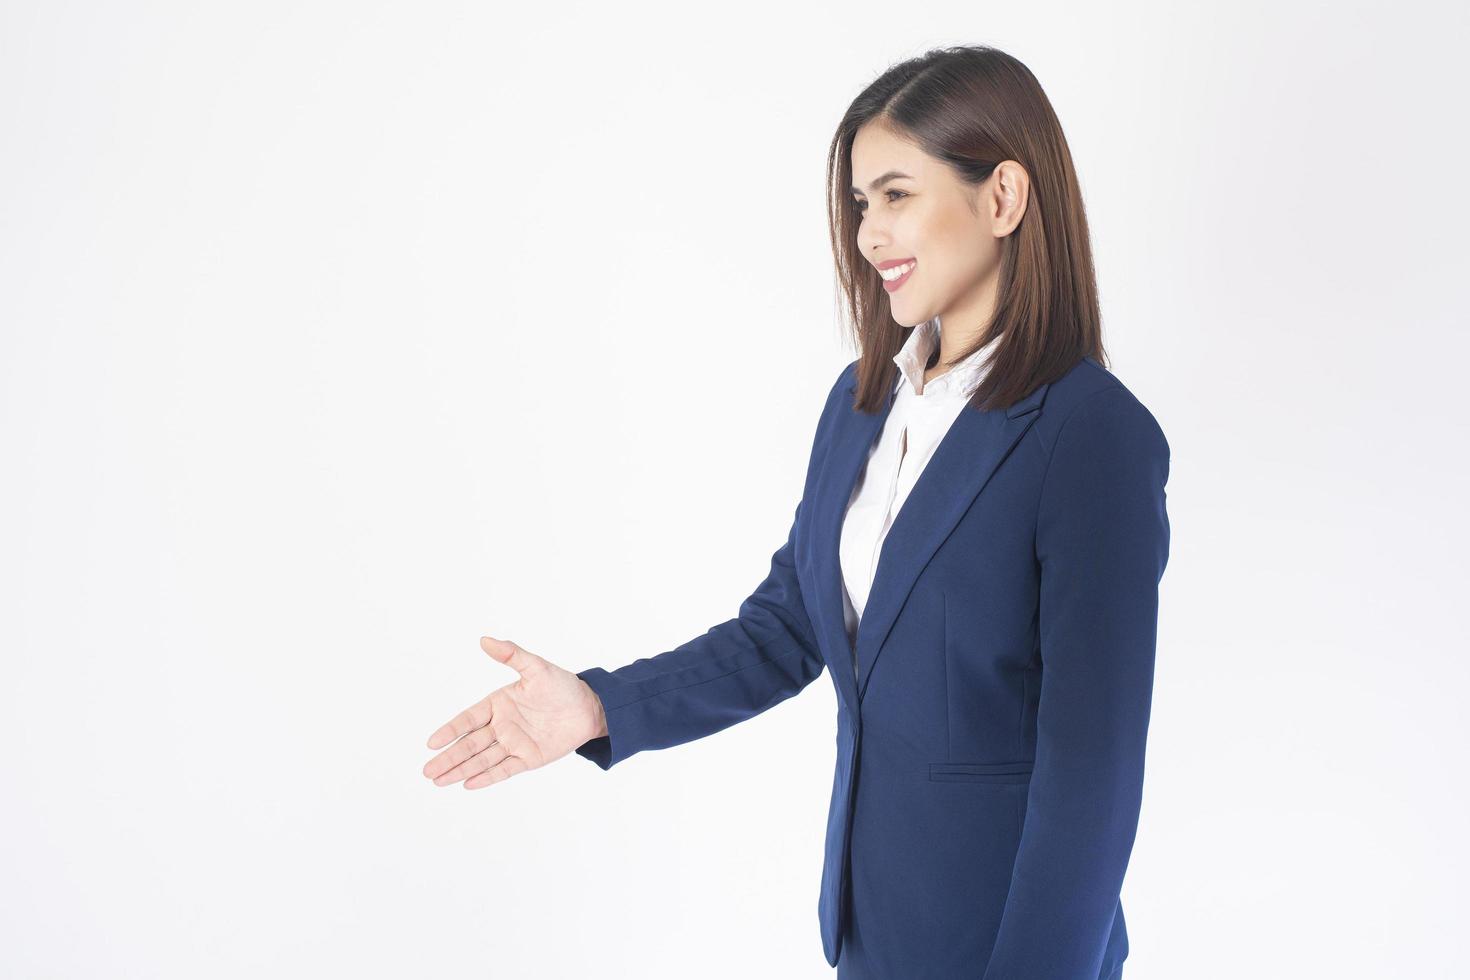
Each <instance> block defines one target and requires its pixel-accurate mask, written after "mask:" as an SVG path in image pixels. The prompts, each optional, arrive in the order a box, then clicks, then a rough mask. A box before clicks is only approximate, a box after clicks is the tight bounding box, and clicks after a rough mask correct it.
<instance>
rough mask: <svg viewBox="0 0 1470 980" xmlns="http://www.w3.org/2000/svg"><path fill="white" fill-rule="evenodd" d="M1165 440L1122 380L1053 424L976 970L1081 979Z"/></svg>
mask: <svg viewBox="0 0 1470 980" xmlns="http://www.w3.org/2000/svg"><path fill="white" fill-rule="evenodd" d="M1168 476H1169V444H1168V442H1167V440H1166V439H1165V438H1164V433H1163V431H1162V430H1161V429H1160V428H1159V426H1158V423H1157V422H1156V421H1155V420H1154V418H1153V416H1152V415H1150V414H1149V412H1148V410H1147V409H1146V408H1144V406H1143V405H1142V404H1140V403H1139V402H1138V400H1137V399H1136V398H1134V396H1133V395H1132V394H1131V393H1130V392H1128V391H1127V390H1126V389H1123V388H1121V387H1119V388H1109V389H1106V390H1104V391H1102V392H1098V393H1096V394H1094V395H1092V396H1090V397H1088V398H1086V399H1084V400H1083V402H1082V403H1081V404H1080V405H1079V406H1077V408H1076V409H1074V411H1073V412H1072V414H1071V416H1070V417H1069V418H1068V419H1067V420H1066V421H1065V422H1064V423H1063V424H1062V427H1061V429H1060V430H1059V432H1058V435H1057V440H1056V443H1055V445H1054V447H1053V449H1052V454H1051V460H1050V462H1049V464H1048V468H1047V472H1046V475H1045V477H1044V479H1043V482H1042V490H1041V500H1040V509H1039V512H1038V516H1037V527H1036V555H1037V559H1038V561H1039V562H1040V564H1041V594H1040V611H1039V616H1040V640H1041V664H1042V666H1041V695H1040V697H1041V700H1040V706H1039V709H1038V715H1037V746H1036V765H1035V769H1034V771H1033V773H1032V776H1031V783H1030V788H1029V790H1028V792H1029V796H1028V802H1027V813H1026V822H1025V827H1024V828H1023V830H1022V834H1021V844H1020V849H1019V851H1018V852H1017V855H1016V863H1015V866H1014V868H1013V869H1012V873H1011V887H1010V893H1009V895H1008V897H1007V899H1006V905H1005V910H1004V913H1003V915H1002V918H1001V924H1000V931H999V934H998V935H997V937H996V943H995V948H994V951H993V952H992V954H991V958H990V963H989V966H988V968H987V969H986V971H985V980H1084V978H1086V980H1091V978H1095V977H1096V976H1097V975H1098V972H1099V970H1100V969H1101V967H1102V957H1103V952H1104V949H1105V948H1106V946H1107V942H1108V936H1109V933H1110V932H1111V930H1112V926H1113V916H1114V913H1115V911H1116V909H1117V905H1118V896H1119V892H1120V891H1121V889H1122V885H1123V875H1124V872H1125V870H1126V869H1127V865H1128V858H1129V856H1130V854H1131V852H1132V848H1133V840H1134V836H1135V833H1136V831H1137V828H1138V814H1139V807H1140V803H1141V801H1142V792H1143V767H1144V743H1145V738H1146V735H1147V730H1148V720H1149V709H1150V702H1151V699H1152V689H1153V672H1154V646H1155V638H1156V634H1157V626H1158V585H1159V581H1160V579H1161V578H1162V576H1163V573H1164V566H1165V564H1166V563H1167V561H1168V553H1169V519H1168V515H1167V513H1166V511H1165V493H1164V484H1165V483H1166V482H1167V480H1168Z"/></svg>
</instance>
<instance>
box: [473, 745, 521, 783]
mask: <svg viewBox="0 0 1470 980" xmlns="http://www.w3.org/2000/svg"><path fill="white" fill-rule="evenodd" d="M484 754H485V755H487V756H488V755H489V753H488V752H487V753H484ZM529 768H530V766H528V765H526V763H525V760H523V759H522V758H521V757H520V756H516V755H508V756H504V757H503V760H501V761H500V762H499V764H497V765H490V766H487V767H486V768H485V769H484V771H483V772H481V773H480V774H479V775H477V776H475V777H474V778H473V779H467V780H465V784H464V788H465V789H480V788H481V787H483V786H489V785H490V784H492V783H498V782H500V781H501V780H505V779H509V778H510V777H512V776H514V775H516V774H517V773H522V772H525V771H526V770H527V769H529Z"/></svg>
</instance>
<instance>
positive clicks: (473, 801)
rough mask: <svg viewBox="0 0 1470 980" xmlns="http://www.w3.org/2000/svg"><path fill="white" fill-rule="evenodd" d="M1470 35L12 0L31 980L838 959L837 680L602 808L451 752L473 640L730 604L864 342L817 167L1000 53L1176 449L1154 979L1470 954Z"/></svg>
mask: <svg viewBox="0 0 1470 980" xmlns="http://www.w3.org/2000/svg"><path fill="white" fill-rule="evenodd" d="M1467 26H1470V24H1467V18H1466V16H1465V14H1464V12H1463V8H1461V9H1460V10H1457V11H1454V12H1452V11H1451V6H1450V5H1449V4H1442V5H1441V4H1432V3H1398V4H1391V5H1389V4H1384V5H1380V6H1374V5H1364V4H1354V3H1337V4H1330V5H1327V4H1317V3H1311V4H1308V3H1287V4H1282V3H1271V4H1267V3H1263V2H1247V3H1235V4H1230V5H1211V6H1210V7H1209V8H1208V9H1206V7H1205V6H1204V5H1185V6H1183V7H1181V6H1179V5H1177V4H1165V3H1156V4H1147V5H1131V6H1107V5H1098V4H1083V3H1073V4H1054V5H1042V6H1038V5H1018V4H1012V5H1004V6H1001V5H990V6H977V5H975V4H971V3H930V4H925V5H923V6H922V8H918V9H915V8H912V7H905V6H899V7H894V6H893V5H891V4H878V3H849V4H843V5H834V6H831V7H830V8H828V9H825V10H821V9H817V8H815V7H802V6H800V5H793V4H766V3H747V4H739V5H735V6H729V7H726V8H698V7H688V6H682V5H673V4H668V5H658V6H647V5H641V6H640V5H637V4H633V5H628V4H614V5H605V4H591V3H587V4H563V5H560V6H556V7H549V8H537V7H533V6H530V5H504V4H494V5H492V4H488V3H486V4H469V3H459V2H454V3H450V2H441V3H429V4H423V3H417V4H411V3H396V4H381V3H364V2H360V0H359V2H354V3H346V2H338V3H289V4H287V3H260V2H256V3H250V4H244V3H239V4H230V5H226V4H199V3H182V2H179V3H171V4H165V3H148V4H129V5H125V6H124V5H116V4H103V3H76V2H57V0H48V2H45V3H39V2H15V0H6V2H4V3H3V4H0V331H3V332H0V406H3V418H0V451H3V460H4V462H3V479H0V536H3V537H0V556H3V557H0V595H3V597H4V598H3V600H0V603H3V620H0V649H3V654H0V655H3V657H4V668H5V669H4V676H5V683H4V685H3V687H0V753H3V771H0V794H3V797H0V881H3V885H0V895H3V907H0V974H3V975H5V976H7V977H25V978H32V977H34V978H50V977H68V978H70V977H76V978H93V977H169V978H172V977H181V978H182V977H201V976H205V977H257V976H262V975H273V976H290V977H317V976H345V975H348V974H349V973H350V974H351V975H354V976H361V977H409V976H414V977H422V976H437V975H447V976H456V977H466V976H474V977H492V978H542V977H549V978H561V977H584V976H587V977H590V976H597V977H638V978H687V977H690V976H696V975H697V976H701V977H709V978H724V977H729V978H735V977H740V978H744V977H749V976H770V977H781V978H788V977H790V978H796V977H813V978H818V977H828V976H831V975H832V971H831V970H830V969H829V968H828V967H827V965H826V963H825V961H824V960H823V958H822V952H821V942H820V937H819V933H818V927H817V912H816V910H817V894H818V885H819V875H820V868H821V857H822V854H821V851H822V840H823V830H824V825H825V817H826V806H827V802H828V798H829V793H830V787H831V782H830V780H831V775H832V761H833V753H834V743H833V732H834V727H835V713H836V699H835V695H834V693H833V689H832V685H831V681H830V678H829V677H827V676H826V675H824V676H823V677H821V678H819V679H818V680H817V682H815V683H814V684H813V685H812V686H811V687H809V688H808V689H807V690H806V692H804V693H803V695H802V696H800V697H798V698H795V699H792V700H790V701H787V702H785V703H783V704H781V705H779V706H777V707H776V708H774V709H772V710H771V711H769V712H767V713H766V714H763V715H761V716H760V717H758V718H756V719H754V720H752V721H750V722H748V723H746V724H743V725H740V726H737V727H736V728H733V729H730V730H729V731H727V732H725V733H722V734H721V735H719V736H718V737H713V738H709V739H705V740H702V741H699V742H695V743H691V744H688V745H685V746H680V747H678V748H675V749H670V750H667V751H663V752H656V753H646V754H643V755H640V756H637V757H634V758H633V759H631V760H629V761H627V762H626V763H623V764H621V765H620V766H618V767H616V768H615V769H614V770H612V771H611V772H608V773H604V772H602V771H601V770H599V769H597V768H596V767H595V766H593V765H592V764H591V763H590V762H588V761H586V760H583V759H581V758H579V757H576V756H572V757H569V758H568V759H566V760H563V761H562V762H559V763H557V764H555V765H554V766H551V767H548V768H546V769H542V770H537V771H533V772H530V773H527V774H524V775H521V776H518V777H516V778H514V779H512V780H510V781H508V782H505V783H501V784H497V785H495V786H491V787H489V788H486V789H482V790H477V791H472V792H466V791H464V790H463V788H462V785H455V786H453V787H448V788H440V787H434V786H433V785H432V784H430V783H429V782H428V781H427V780H426V779H424V777H423V776H422V775H421V774H420V769H421V767H422V765H423V764H424V762H425V761H427V759H428V758H429V756H430V755H432V754H433V753H432V752H430V751H429V750H427V749H426V748H425V744H424V743H425V740H426V739H427V737H428V735H429V733H430V732H432V731H433V730H434V729H435V728H436V727H438V726H439V725H440V724H441V723H442V722H443V721H445V720H446V719H447V718H448V717H450V716H451V715H452V714H453V713H455V712H456V711H458V710H459V709H460V708H462V707H464V706H466V705H468V704H470V703H472V702H474V701H476V700H478V699H480V698H481V697H483V696H484V695H485V694H486V693H488V692H489V691H490V690H492V689H494V688H497V687H500V686H501V685H503V684H506V683H508V682H510V681H511V680H512V679H513V674H512V672H511V671H509V669H507V668H505V667H503V666H501V665H499V664H497V663H495V662H493V661H492V660H491V659H490V658H489V657H488V656H487V655H486V654H484V653H483V652H481V651H480V649H479V646H478V637H479V636H481V635H482V634H490V635H494V636H499V637H507V638H510V639H513V640H516V641H517V642H519V643H521V644H522V645H523V646H525V647H527V648H528V649H530V650H532V651H533V652H536V653H539V654H541V655H542V656H545V657H548V658H549V659H551V660H553V661H555V662H557V663H559V664H561V665H562V666H564V667H566V668H568V669H570V670H580V669H582V668H584V667H587V666H590V665H593V664H598V665H602V666H606V667H609V668H611V667H615V666H618V665H621V664H624V663H627V662H629V661H631V660H633V659H635V658H637V657H641V656H648V655H651V654H653V653H657V652H661V651H663V650H666V649H669V648H671V647H673V646H675V645H677V644H678V643H681V642H683V641H684V640H687V639H689V638H691V637H693V636H696V635H698V634H700V633H702V632H703V631H704V630H705V629H706V628H708V627H709V626H712V625H714V624H715V623H718V622H721V621H723V620H725V619H727V618H729V617H731V616H733V615H734V613H735V610H736V608H737V607H738V605H739V603H740V601H741V600H742V599H743V598H744V597H745V596H746V595H747V594H748V593H749V592H750V591H751V589H753V588H754V586H755V585H756V584H757V583H758V582H759V581H760V579H761V578H762V577H763V576H764V574H765V571H766V569H767V567H768V563H769V559H770V555H771V553H772V552H773V551H774V550H775V549H776V547H777V546H778V545H779V544H780V543H781V542H782V540H783V539H784V535H785V532H786V530H787V528H788V526H789V522H790V517H791V514H792V511H793V509H794V507H795V504H796V500H797V497H798V495H799V492H800V489H801V485H802V477H803V471H804V467H805V464H806V458H807V452H808V450H809V448H810V442H811V436H812V433H813V431H814V427H815V424H816V419H817V415H818V412H819V410H820V408H821V405H822V402H823V399H824V397H825V395H826V393H827V390H828V387H829V386H830V384H831V382H832V379H833V378H834V377H835V376H836V373H837V371H839V370H840V369H841V367H842V366H843V365H844V364H846V363H847V362H848V361H849V360H851V359H852V358H853V357H854V356H855V351H853V350H851V349H849V348H848V347H846V346H845V345H844V341H843V339H842V334H841V332H840V329H839V328H840V312H839V309H838V307H837V304H836V301H835V294H834V287H833V277H832V269H831V256H830V252H829V247H828V243H827V238H826V226H825V218H824V210H823V199H822V193H823V185H822V179H823V164H824V157H825V152H826V148H827V143H828V140H829V138H830V136H831V134H832V131H833V129H834V128H835V126H836V123H837V121H838V118H839V116H840V114H841V112H842V110H843V109H844V108H845V107H846V105H847V103H848V101H849V100H850V99H851V98H852V97H853V96H854V95H856V94H857V92H858V91H859V90H860V89H861V88H862V86H863V85H865V84H866V83H867V82H868V81H869V80H870V79H871V78H873V77H874V76H875V75H877V74H878V73H879V72H881V71H882V70H883V69H884V68H886V67H887V66H888V65H889V64H890V63H892V62H895V61H898V60H901V59H903V58H906V57H909V56H912V55H915V54H918V53H921V52H922V51H923V50H925V49H926V48H929V47H932V46H936V45H942V44H960V43H976V42H979V43H989V44H995V45H997V46H999V47H1001V48H1003V49H1005V50H1007V51H1009V52H1010V53H1012V54H1014V55H1016V56H1017V57H1019V58H1021V59H1022V60H1023V61H1025V62H1026V63H1027V64H1028V65H1029V66H1030V67H1031V69H1032V70H1033V71H1034V72H1035V73H1036V74H1037V76H1038V77H1039V78H1040V80H1041V82H1042V84H1043V86H1044V87H1045V88H1046V90H1047V92H1048V93H1049V95H1050V97H1051V99H1052V101H1053V103H1054V105H1055V107H1056V109H1057V112H1058V114H1059V115H1060V117H1061V119H1062V123H1063V125H1064V127H1065V128H1066V132H1067V135H1068V138H1069V140H1070V143H1071V147H1072V151H1073V154H1074V156H1075V160H1076V163H1077V167H1078V169H1079V172H1080V174H1081V179H1082V183H1083V190H1084V193H1085V195H1086V201H1087V205H1088V214H1089V218H1090V220H1091V223H1092V228H1093V232H1094V236H1095V238H1094V246H1095V249H1096V255H1097V261H1098V276H1099V282H1100V286H1101V290H1102V296H1103V309H1104V317H1105V331H1106V333H1105V339H1106V342H1107V343H1108V346H1109V351H1110V353H1111V355H1112V358H1113V365H1112V366H1113V369H1114V371H1115V372H1116V373H1117V374H1118V376H1119V377H1120V378H1121V379H1122V380H1123V381H1124V383H1125V384H1127V385H1128V386H1129V387H1130V388H1131V389H1132V390H1133V391H1134V392H1135V393H1136V394H1138V396H1139V397H1140V398H1141V399H1142V400H1143V401H1144V403H1145V404H1146V405H1148V406H1149V408H1150V409H1151V411H1153V413H1154V414H1155V416H1156V417H1157V418H1158V420H1159V421H1160V423H1161V424H1162V426H1163V428H1164V431H1165V433H1166V434H1167V436H1168V438H1169V442H1170V445H1171V448H1172V454H1173V455H1172V468H1171V479H1170V483H1169V507H1170V518H1171V522H1172V529H1173V539H1172V540H1173V547H1172V555H1171V560H1170V563H1169V568H1168V571H1167V573H1166V574H1165V577H1164V582H1163V595H1162V605H1163V608H1162V614H1161V621H1160V636H1159V652H1158V669H1157V678H1156V688H1155V695H1154V709H1153V716H1152V718H1153V720H1152V726H1151V729H1150V744H1149V760H1148V772H1147V785H1146V789H1145V798H1144V808H1143V816H1142V823H1141V825H1140V828H1139V835H1138V841H1137V844H1136V846H1135V849H1134V855H1133V860H1132V864H1131V866H1130V869H1129V874H1128V879H1127V882H1126V884H1125V887H1124V894H1123V900H1124V905H1125V908H1126V909H1127V914H1128V926H1129V933H1130V939H1131V945H1132V954H1131V955H1130V957H1129V960H1128V965H1127V967H1126V971H1125V972H1126V976H1127V978H1128V980H1177V978H1191V980H1193V978H1201V980H1208V978H1222V980H1226V978H1228V980H1236V978H1240V977H1252V978H1300V977H1306V976H1312V977H1325V976H1331V977H1334V978H1347V977H1402V976H1414V977H1416V978H1430V977H1451V976H1463V975H1464V974H1463V971H1464V970H1465V969H1466V966H1465V963H1466V957H1465V953H1464V948H1463V946H1461V945H1457V942H1458V941H1457V940H1455V939H1453V938H1452V930H1454V929H1457V928H1458V927H1460V926H1462V925H1463V919H1464V915H1465V906H1464V900H1463V898H1462V897H1461V896H1462V882H1463V881H1464V880H1465V876H1466V873H1467V871H1470V868H1467V856H1470V849H1467V844H1466V839H1465V835H1464V832H1463V821H1464V807H1465V802H1466V796H1467V790H1470V785H1467V777H1466V771H1467V760H1466V758H1465V752H1464V748H1463V747H1464V746H1465V745H1466V744H1467V735H1470V732H1467V727H1470V726H1467V722H1466V710H1465V700H1466V696H1467V694H1470V677H1467V674H1470V666H1467V657H1466V653H1467V648H1470V643H1467V628H1466V624H1465V619H1464V616H1463V611H1462V606H1461V603H1462V602H1463V600H1464V596H1465V594H1466V590H1467V587H1470V573H1467V562H1466V558H1465V556H1466V553H1467V550H1466V549H1467V544H1470V542H1467V533H1466V532H1467V519H1466V516H1465V510H1464V501H1465V500H1466V498H1467V493H1470V477H1467V473H1470V466H1467V461H1466V451H1465V446H1466V441H1467V431H1470V427H1467V411H1466V408H1465V402H1464V398H1465V394H1464V382H1463V380H1462V378H1463V376H1464V358H1465V355H1466V353H1467V342H1466V329H1467V325H1470V324H1467V317H1466V315H1465V312H1464V309H1465V307H1464V303H1463V299H1462V296H1461V294H1460V290H1459V289H1458V288H1457V287H1455V286H1454V285H1453V284H1454V283H1457V282H1460V281H1462V280H1463V277H1464V269H1465V266H1466V264H1467V259H1470V249H1467V244H1466V242H1467V238H1466V219H1467V217H1470V214H1467V212H1470V208H1467V196H1470V195H1467V190H1466V180H1465V176H1464V171H1465V159H1466V154H1465V151H1466V139H1465V129H1464V125H1463V121H1462V118H1461V117H1462V115H1463V108H1464V106H1463V103H1464V93H1465V91H1466V84H1467V77H1466V76H1467V71H1466V68H1465V58H1464V54H1463V50H1462V44H1463V39H1464V37H1465V36H1466V28H1467ZM752 474H755V475H752ZM712 514H713V515H716V516H715V517H713V518H712V517H711V515H712Z"/></svg>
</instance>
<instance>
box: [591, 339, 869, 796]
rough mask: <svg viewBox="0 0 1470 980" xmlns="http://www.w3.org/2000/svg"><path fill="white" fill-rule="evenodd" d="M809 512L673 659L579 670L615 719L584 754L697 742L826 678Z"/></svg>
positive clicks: (603, 762)
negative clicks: (809, 600) (725, 608)
mask: <svg viewBox="0 0 1470 980" xmlns="http://www.w3.org/2000/svg"><path fill="white" fill-rule="evenodd" d="M854 363H855V362H854ZM851 371H852V365H849V366H848V367H847V368H846V369H844V371H843V372H842V374H841V375H840V376H839V377H838V380H837V383H836V384H834V385H833V387H832V390H831V392H830V393H829V394H828V396H827V405H826V407H825V408H824V410H823V413H822V417H821V420H820V421H819V422H818V425H817V434H816V436H815V438H814V439H813V445H812V453H811V458H810V460H809V461H808V464H807V480H806V486H807V487H811V486H812V484H813V480H814V475H815V472H816V467H817V463H818V460H819V458H820V456H821V452H822V449H823V445H824V443H823V434H824V432H825V428H826V423H827V421H828V420H829V419H830V418H831V415H832V413H833V411H834V410H835V409H836V407H837V406H838V404H839V401H840V397H841V395H843V394H845V391H846V386H845V385H844V384H843V381H844V380H845V379H846V378H848V376H849V375H850V373H851ZM809 512H810V505H809V502H808V501H807V500H806V499H805V497H803V499H802V500H801V502H800V503H798V504H797V506H796V513H795V515H794V517H793V519H792V523H791V529H790V531H788V532H787V535H786V542H785V544H783V545H781V547H780V548H778V549H777V550H776V552H775V554H773V555H772V556H771V567H770V571H769V573H768V574H767V575H766V577H765V580H764V581H762V582H761V583H760V584H759V585H758V586H756V588H755V591H754V592H752V593H751V594H750V596H749V597H747V598H746V599H745V600H744V601H743V602H742V603H741V604H740V607H739V609H738V611H737V613H736V615H735V617H734V618H733V619H729V620H727V621H725V622H723V623H720V624H719V625H718V626H714V627H711V628H710V629H709V630H707V631H706V632H705V633H704V634H703V635H702V636H698V637H695V638H694V639H692V640H690V641H689V642H687V643H684V644H682V645H680V646H678V647H676V648H674V649H673V650H669V651H668V652H666V653H660V654H658V655H657V656H654V657H645V658H643V659H640V660H637V661H634V662H633V663H631V664H628V665H627V666H624V667H619V668H618V669H616V670H611V671H609V670H604V669H603V668H601V667H589V668H588V669H586V670H583V671H579V672H578V673H577V676H578V677H580V678H582V680H584V681H586V682H587V684H588V685H589V686H590V687H591V688H592V690H593V691H594V692H596V694H597V696H598V698H600V699H601V701H602V707H603V711H604V713H605V714H606V715H607V734H606V735H603V736H600V737H598V738H594V739H591V740H589V741H587V742H585V743H583V744H582V745H581V746H579V747H578V748H577V750H576V752H577V754H578V755H580V756H582V757H583V758H586V759H590V760H591V761H592V762H594V763H596V764H597V765H598V766H600V767H601V768H602V769H604V770H607V769H610V768H612V767H613V766H614V765H616V764H617V763H619V762H621V761H623V760H624V759H626V758H628V757H629V756H631V755H634V754H635V753H638V752H643V751H645V750H649V749H664V748H669V747H671V746H674V745H680V744H683V743H685V742H692V741H694V740H695V739H698V738H703V737H704V736H706V735H712V734H714V733H715V732H718V731H722V730H723V729H726V728H729V727H730V726H731V725H734V724H736V723H737V722H741V721H745V720H746V719H748V718H752V717H754V716H755V715H758V714H760V713H761V712H762V711H765V710H766V709H767V708H770V707H772V706H773V705H775V704H778V703H779V702H781V701H784V700H786V699H787V698H789V697H791V696H792V695H794V694H796V693H797V692H799V691H801V690H802V689H803V688H805V687H806V686H807V685H808V684H810V683H811V682H812V681H814V680H816V679H817V677H819V676H821V673H822V670H823V668H824V667H825V666H826V662H825V661H824V660H823V658H822V653H821V650H820V648H819V647H818V645H817V634H816V630H815V628H814V627H813V625H812V622H811V619H810V618H809V617H808V614H807V609H806V604H805V602H804V601H803V599H802V593H801V585H800V583H799V582H798V581H797V575H796V563H795V552H796V537H797V529H798V527H801V526H802V522H803V521H804V520H805V519H806V515H807V514H808V513H809Z"/></svg>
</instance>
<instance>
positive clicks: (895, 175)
mask: <svg viewBox="0 0 1470 980" xmlns="http://www.w3.org/2000/svg"><path fill="white" fill-rule="evenodd" d="M900 178H902V179H904V180H913V179H914V178H912V177H910V176H909V175H908V174H906V173H903V172H902V171H899V170H890V171H888V173H886V174H884V175H883V176H882V177H879V178H878V179H877V180H875V181H873V182H872V183H871V184H869V185H868V190H870V191H876V190H877V189H878V188H879V187H882V186H883V185H884V184H886V183H888V182H889V181H890V180H899V179H900ZM852 192H853V193H854V194H861V193H862V191H860V190H858V188H857V185H853V188H852Z"/></svg>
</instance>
